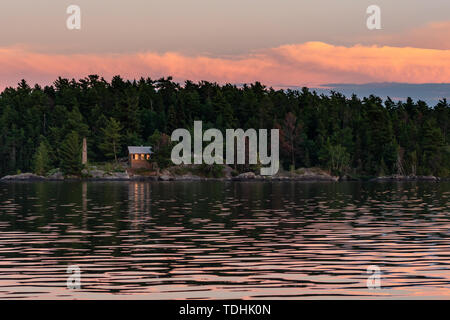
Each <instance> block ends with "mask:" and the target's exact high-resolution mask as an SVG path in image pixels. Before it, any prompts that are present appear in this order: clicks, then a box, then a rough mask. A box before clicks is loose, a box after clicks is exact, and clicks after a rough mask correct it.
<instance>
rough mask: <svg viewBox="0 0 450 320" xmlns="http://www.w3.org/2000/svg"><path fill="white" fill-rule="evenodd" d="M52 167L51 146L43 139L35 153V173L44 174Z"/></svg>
mask: <svg viewBox="0 0 450 320" xmlns="http://www.w3.org/2000/svg"><path fill="white" fill-rule="evenodd" d="M50 169H51V159H50V146H49V145H48V142H47V141H45V140H43V141H41V143H40V144H39V147H38V148H37V150H36V153H35V154H34V173H36V174H38V175H40V176H43V175H45V174H46V173H47V172H48V171H49V170H50Z"/></svg>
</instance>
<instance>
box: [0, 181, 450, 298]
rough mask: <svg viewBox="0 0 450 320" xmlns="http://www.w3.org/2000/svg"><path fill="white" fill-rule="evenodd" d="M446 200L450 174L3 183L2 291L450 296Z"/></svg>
mask: <svg viewBox="0 0 450 320" xmlns="http://www.w3.org/2000/svg"><path fill="white" fill-rule="evenodd" d="M449 200H450V183H448V182H441V183H393V184H391V183H386V184H383V183H299V182H276V183H264V182H167V183H162V182H88V183H86V182H85V183H80V182H74V183H68V182H65V183H61V182H54V183H53V182H51V183H50V182H45V183H1V184H0V298H15V299H18V298H26V299H34V298H39V299H47V298H52V299H73V298H78V299H92V298H94V299H96V298H107V299H114V298H121V299H123V298H125V299H126V298H130V299H185V298H204V299H217V298H221V299H231V298H245V299H265V298H268V299H311V298H313V299H318V298H333V299H337V298H352V299H353V298H395V299H398V298H444V299H448V298H450V212H449V203H450V202H449ZM69 265H77V266H79V267H80V269H81V288H80V289H75V290H72V289H68V288H67V286H66V280H67V277H68V275H69V274H68V273H67V267H68V266H69ZM370 265H375V266H378V267H379V269H380V272H381V274H380V284H381V288H380V289H369V288H368V287H367V279H368V277H369V276H370V274H368V273H367V267H368V266H370Z"/></svg>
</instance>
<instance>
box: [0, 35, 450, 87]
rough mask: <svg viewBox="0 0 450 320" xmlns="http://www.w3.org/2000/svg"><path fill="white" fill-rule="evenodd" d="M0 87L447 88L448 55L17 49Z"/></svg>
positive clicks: (4, 64) (10, 51) (5, 56)
mask: <svg viewBox="0 0 450 320" xmlns="http://www.w3.org/2000/svg"><path fill="white" fill-rule="evenodd" d="M0 70H1V72H0V88H4V87H6V86H15V85H16V84H17V82H18V81H20V80H21V79H26V80H27V81H28V82H29V83H35V82H36V83H40V84H43V85H45V84H51V83H52V81H54V80H55V79H56V78H57V77H58V76H61V77H67V78H75V79H78V78H82V77H85V76H86V75H88V74H99V75H101V76H103V77H105V78H107V79H108V78H111V77H112V76H114V75H118V74H120V75H121V76H122V77H124V78H128V79H133V78H139V77H141V76H143V77H148V76H149V77H151V78H154V79H156V78H158V77H162V76H169V75H171V76H173V77H174V79H175V80H178V81H183V80H186V79H190V80H194V81H199V80H208V81H216V82H219V83H249V82H254V81H260V82H262V83H264V84H266V85H270V86H274V87H298V86H319V85H320V84H323V83H355V84H361V83H367V82H407V83H444V82H450V81H449V80H450V49H423V48H414V47H394V46H364V45H354V46H348V47H346V46H336V45H331V44H327V43H323V42H306V43H301V44H291V45H284V46H280V47H276V48H269V49H265V50H260V51H255V52H250V53H248V54H245V55H236V56H229V57H212V56H206V55H198V56H188V55H183V54H180V53H176V52H168V53H164V54H158V53H154V52H142V53H132V54H47V53H38V52H33V51H32V50H30V49H27V48H24V47H17V46H16V47H4V48H0Z"/></svg>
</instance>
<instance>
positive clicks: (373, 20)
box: [366, 4, 381, 30]
mask: <svg viewBox="0 0 450 320" xmlns="http://www.w3.org/2000/svg"><path fill="white" fill-rule="evenodd" d="M366 13H367V14H370V16H369V17H368V18H367V21H366V25H367V29H369V30H380V29H381V8H380V7H379V6H377V5H375V4H373V5H371V6H369V7H368V8H367V10H366Z"/></svg>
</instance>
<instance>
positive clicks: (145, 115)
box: [0, 75, 450, 176]
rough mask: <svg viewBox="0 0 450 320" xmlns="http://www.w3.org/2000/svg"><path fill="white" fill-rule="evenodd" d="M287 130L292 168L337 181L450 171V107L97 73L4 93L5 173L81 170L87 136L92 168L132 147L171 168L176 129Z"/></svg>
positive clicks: (1, 138) (285, 152)
mask: <svg viewBox="0 0 450 320" xmlns="http://www.w3.org/2000/svg"><path fill="white" fill-rule="evenodd" d="M194 120H202V121H203V128H204V129H205V130H206V129H208V128H218V129H221V130H225V129H227V128H242V129H248V128H255V129H258V128H264V129H271V128H279V129H280V161H281V164H282V166H283V168H284V169H285V170H289V169H292V168H300V167H321V168H324V169H326V170H329V171H330V172H332V173H334V174H339V175H343V174H349V175H355V176H377V175H388V174H402V175H411V174H413V175H431V174H432V175H436V176H449V174H450V130H449V124H450V121H449V120H450V107H449V104H448V102H447V101H446V100H445V99H442V100H441V101H440V102H439V103H438V104H437V105H435V106H428V105H427V104H426V103H425V102H423V101H417V102H414V101H412V100H411V99H407V100H406V101H403V102H395V101H393V100H391V99H389V98H388V99H387V100H386V101H383V100H382V99H381V98H379V97H376V96H370V97H364V98H360V97H357V96H353V97H351V98H346V97H344V96H343V95H342V94H340V93H337V92H332V93H331V94H330V95H329V96H326V95H318V94H316V93H315V92H311V91H310V90H308V89H307V88H303V89H302V90H274V89H272V88H267V87H266V86H264V85H262V84H260V83H258V82H256V83H254V84H249V85H243V86H236V85H231V84H227V85H223V86H221V85H218V84H216V83H210V82H204V81H202V82H199V83H194V82H192V81H186V82H185V83H184V84H183V85H180V84H178V83H176V82H174V81H173V80H172V78H170V77H169V78H163V79H159V80H152V79H150V78H147V79H143V78H141V79H140V80H136V81H127V80H124V79H122V78H121V77H119V76H116V77H114V78H113V79H112V81H111V82H108V81H105V80H104V79H103V78H100V77H99V76H96V75H92V76H89V77H87V78H84V79H81V80H79V81H76V80H68V79H62V78H59V79H57V80H56V81H55V82H54V84H53V85H52V86H46V87H44V88H43V87H40V86H39V85H35V86H33V87H32V86H30V85H29V84H27V82H26V81H24V80H23V81H22V82H20V83H19V84H18V86H17V88H6V89H5V90H4V91H3V92H2V93H1V95H0V176H1V175H5V174H11V173H12V174H14V173H17V172H29V171H32V172H36V173H38V174H46V173H47V172H48V171H50V170H52V169H53V168H61V169H62V170H63V171H64V172H66V173H77V172H79V171H80V170H81V169H82V168H81V162H80V161H79V159H80V152H81V143H82V139H83V138H84V137H86V138H87V141H88V156H89V161H90V162H92V163H95V162H104V161H111V162H113V161H116V160H115V159H116V158H119V159H120V158H121V157H125V156H126V155H127V153H126V152H127V149H126V146H128V145H151V146H152V147H153V149H154V151H155V152H156V154H155V157H154V159H156V160H155V161H158V164H159V165H160V167H163V166H167V165H170V162H169V156H170V151H169V146H170V135H171V133H172V131H173V130H174V129H176V128H191V127H192V126H193V121H194Z"/></svg>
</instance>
